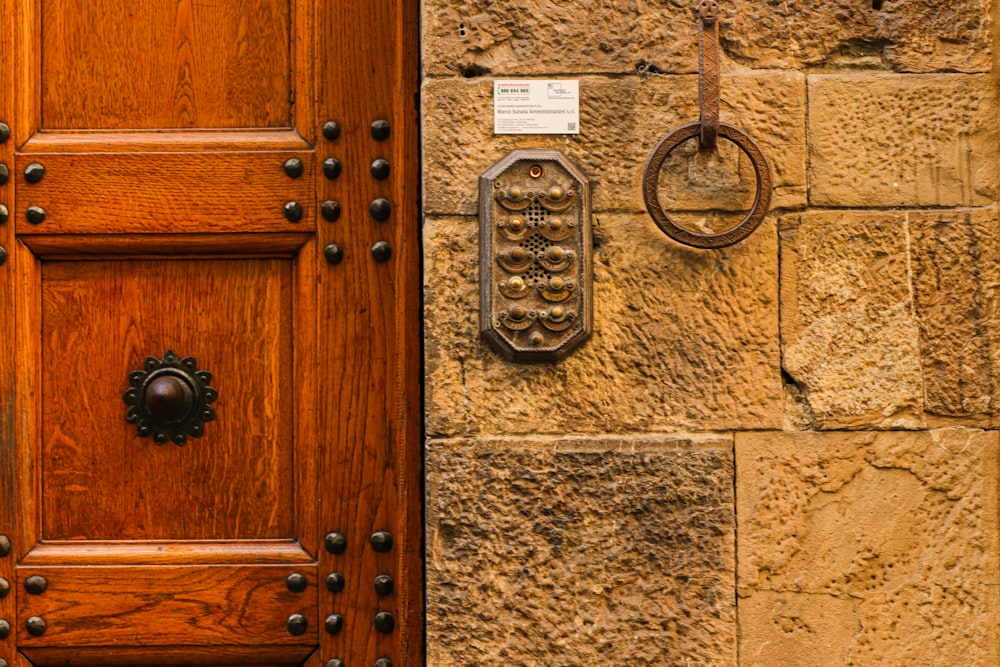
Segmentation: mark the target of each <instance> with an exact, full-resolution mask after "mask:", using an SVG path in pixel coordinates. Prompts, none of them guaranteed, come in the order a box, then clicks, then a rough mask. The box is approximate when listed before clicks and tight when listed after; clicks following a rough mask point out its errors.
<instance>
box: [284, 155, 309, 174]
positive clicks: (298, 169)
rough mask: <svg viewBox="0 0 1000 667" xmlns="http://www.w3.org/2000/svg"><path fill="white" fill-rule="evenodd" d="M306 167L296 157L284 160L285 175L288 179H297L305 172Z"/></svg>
mask: <svg viewBox="0 0 1000 667" xmlns="http://www.w3.org/2000/svg"><path fill="white" fill-rule="evenodd" d="M305 168H306V166H305V165H304V164H303V163H302V160H300V159H299V158H297V157H290V158H288V159H287V160H285V174H286V175H287V176H288V177H289V178H298V177H299V176H301V175H302V172H303V171H305Z"/></svg>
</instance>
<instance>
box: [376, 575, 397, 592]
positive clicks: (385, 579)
mask: <svg viewBox="0 0 1000 667" xmlns="http://www.w3.org/2000/svg"><path fill="white" fill-rule="evenodd" d="M392 588H393V581H392V577H390V576H389V575H388V574H380V575H378V576H377V577H375V592H376V593H378V594H379V595H388V594H389V593H392Z"/></svg>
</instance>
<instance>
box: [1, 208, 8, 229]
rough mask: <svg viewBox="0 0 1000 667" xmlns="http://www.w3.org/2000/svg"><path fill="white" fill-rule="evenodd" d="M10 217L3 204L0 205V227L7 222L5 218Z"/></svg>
mask: <svg viewBox="0 0 1000 667" xmlns="http://www.w3.org/2000/svg"><path fill="white" fill-rule="evenodd" d="M9 217H10V211H9V210H7V207H6V206H4V205H3V204H0V225H2V224H3V223H5V222H7V218H9Z"/></svg>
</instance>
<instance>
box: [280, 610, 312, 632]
mask: <svg viewBox="0 0 1000 667" xmlns="http://www.w3.org/2000/svg"><path fill="white" fill-rule="evenodd" d="M285 627H286V628H288V632H289V634H293V635H295V636H296V637H298V636H299V635H304V634H305V633H306V630H308V629H309V621H307V620H306V617H305V616H303V615H302V614H292V615H291V616H289V617H288V620H287V621H285Z"/></svg>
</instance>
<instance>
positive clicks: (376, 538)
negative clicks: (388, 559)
mask: <svg viewBox="0 0 1000 667" xmlns="http://www.w3.org/2000/svg"><path fill="white" fill-rule="evenodd" d="M368 542H369V543H370V544H371V545H372V549H374V550H375V551H377V552H378V553H380V554H384V553H386V552H387V551H389V550H390V549H392V533H390V532H389V531H387V530H376V531H375V532H374V533H372V536H371V537H370V538H369V540H368Z"/></svg>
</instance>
